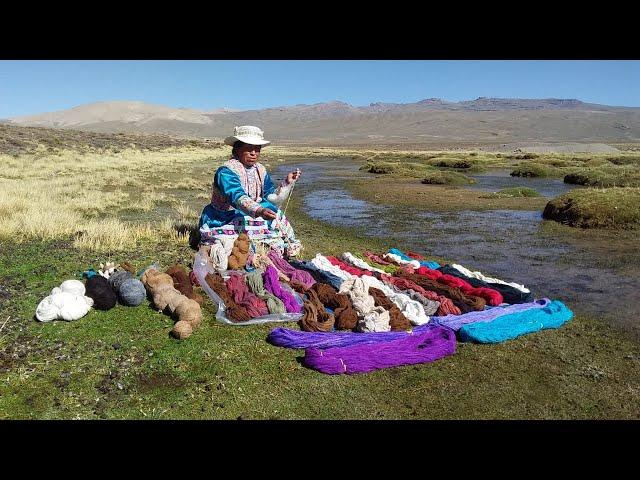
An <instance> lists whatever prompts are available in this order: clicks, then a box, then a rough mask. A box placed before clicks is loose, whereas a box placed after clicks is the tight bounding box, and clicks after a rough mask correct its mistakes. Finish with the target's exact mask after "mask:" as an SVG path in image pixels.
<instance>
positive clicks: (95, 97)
mask: <svg viewBox="0 0 640 480" xmlns="http://www.w3.org/2000/svg"><path fill="white" fill-rule="evenodd" d="M431 97H437V98H442V99H443V100H448V101H461V100H472V99H475V98H477V97H501V98H516V97H517V98H577V99H579V100H582V101H585V102H591V103H600V104H606V105H620V106H631V107H640V61H631V60H619V61H618V60H616V61H613V60H604V61H582V60H581V61H577V60H553V61H541V60H533V61H529V60H528V61H513V60H511V61H509V60H500V61H496V60H486V61H483V60H470V61H464V60H450V61H435V60H433V61H432V60H415V61H413V60H397V61H395V60H389V61H388V60H385V61H382V60H380V61H375V60H362V61H352V60H341V61H328V60H305V61H295V60H290V61H281V60H278V61H270V60H259V61H257V60H256V61H247V60H238V61H185V60H176V61H170V60H163V61H145V60H139V61H106V60H105V61H82V60H73V61H50V60H46V61H32V60H29V61H13V60H11V61H9V60H0V118H10V117H14V116H18V115H28V114H35V113H42V112H50V111H55V110H63V109H67V108H72V107H75V106H78V105H81V104H84V103H91V102H96V101H107V100H140V101H143V102H148V103H153V104H160V105H167V106H171V107H176V108H178V107H190V108H196V109H201V110H211V109H214V108H219V107H230V108H237V109H241V110H248V109H254V108H266V107H276V106H283V105H295V104H299V103H306V104H311V103H319V102H327V101H331V100H341V101H344V102H347V103H350V104H351V105H356V106H362V105H368V104H369V103H372V102H395V103H408V102H415V101H418V100H422V99H424V98H431Z"/></svg>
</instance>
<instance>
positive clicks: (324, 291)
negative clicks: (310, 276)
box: [311, 282, 358, 330]
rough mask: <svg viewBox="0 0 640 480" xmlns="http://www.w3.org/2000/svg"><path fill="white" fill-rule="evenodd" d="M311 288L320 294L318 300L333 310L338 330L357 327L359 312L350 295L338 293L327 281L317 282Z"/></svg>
mask: <svg viewBox="0 0 640 480" xmlns="http://www.w3.org/2000/svg"><path fill="white" fill-rule="evenodd" d="M311 288H312V290H314V291H315V292H316V294H317V295H318V300H320V302H321V303H322V304H323V305H325V306H326V307H328V308H330V309H331V310H333V315H334V317H335V328H336V329H337V330H353V329H354V328H355V327H356V324H357V322H358V313H357V312H356V310H355V309H354V308H353V303H351V299H350V298H349V296H348V295H345V294H344V293H337V292H336V290H335V289H334V288H333V287H332V286H331V285H328V284H326V283H318V282H317V283H315V284H314V285H313V287H311Z"/></svg>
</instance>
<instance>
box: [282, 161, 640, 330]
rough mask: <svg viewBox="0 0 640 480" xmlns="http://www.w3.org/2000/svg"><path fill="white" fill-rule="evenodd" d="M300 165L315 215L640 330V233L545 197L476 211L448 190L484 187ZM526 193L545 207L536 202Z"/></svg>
mask: <svg viewBox="0 0 640 480" xmlns="http://www.w3.org/2000/svg"><path fill="white" fill-rule="evenodd" d="M298 166H299V167H300V168H301V169H302V170H303V172H304V173H303V181H301V182H300V183H299V185H298V186H297V187H296V193H295V195H301V196H303V197H304V203H303V205H304V208H305V211H306V212H307V213H308V214H309V215H310V216H311V217H312V218H315V219H319V220H322V221H324V222H327V223H329V224H332V225H340V226H351V227H353V228H354V229H358V231H359V233H360V234H362V235H364V236H371V237H379V238H394V239H397V241H398V242H399V243H400V244H402V246H404V247H405V248H408V249H411V250H414V251H418V252H423V253H425V254H427V255H432V256H437V257H440V258H444V259H448V260H449V261H452V262H456V263H460V264H462V265H464V266H465V267H467V268H471V269H472V270H480V271H482V272H484V273H486V274H488V275H493V276H498V277H500V278H503V279H504V280H507V281H516V282H518V283H524V284H525V285H527V286H528V287H529V288H531V290H532V291H533V292H534V293H535V294H536V296H538V297H544V296H546V297H551V298H554V299H560V300H562V301H564V302H566V303H567V304H568V305H569V306H570V307H571V308H572V309H573V310H575V311H576V312H577V313H583V314H588V315H594V316H597V317H599V318H602V319H603V320H605V321H607V322H609V323H611V324H614V325H616V326H618V327H622V328H623V329H625V330H626V331H628V332H629V333H631V335H632V336H634V337H635V338H638V339H640V322H638V320H637V318H638V317H640V315H639V314H640V274H638V273H637V272H636V271H635V269H633V268H631V267H630V265H635V264H637V262H638V261H640V252H638V249H637V245H638V236H637V235H636V234H634V233H626V234H624V235H621V234H616V233H612V232H598V233H597V234H592V235H585V233H584V232H574V231H572V229H571V228H570V227H566V226H562V225H557V224H555V223H554V222H549V221H545V220H543V218H542V208H543V206H544V204H545V203H546V201H547V199H546V198H524V199H501V200H514V201H515V202H513V205H514V206H515V208H504V207H493V208H490V205H491V204H489V203H487V204H485V205H484V206H483V208H482V209H480V210H479V211H478V210H476V211H474V210H470V209H468V208H467V209H461V208H460V207H461V206H462V202H459V203H458V204H455V202H449V204H447V198H446V197H447V195H449V196H451V192H455V191H458V192H457V193H455V195H458V196H460V197H461V198H463V201H464V200H466V199H465V198H464V197H465V195H469V192H471V194H473V195H477V194H478V192H477V191H475V192H474V191H471V190H469V189H461V188H456V189H451V188H449V189H447V188H446V187H431V186H425V185H413V184H411V183H406V184H405V185H404V186H405V187H406V188H403V189H396V190H394V193H393V194H389V192H388V187H389V182H385V181H384V179H382V180H378V179H379V178H380V176H377V177H375V176H372V175H371V174H367V173H364V172H359V171H358V167H359V164H357V163H356V162H353V163H350V162H345V161H344V160H341V161H332V160H327V161H314V162H308V163H307V162H299V163H298ZM288 168H289V167H288V166H280V167H279V168H276V169H275V171H274V173H275V176H276V177H279V178H281V177H282V173H284V172H286V171H287V169H288ZM279 170H281V171H279ZM372 177H375V178H372ZM485 177H487V178H488V177H490V176H487V175H485ZM496 177H497V178H500V174H498V175H496ZM518 180H522V179H518ZM537 180H538V182H539V184H540V185H539V188H540V189H542V190H543V191H545V192H547V193H553V191H554V189H557V188H558V185H557V182H556V181H553V180H548V179H547V180H544V179H537ZM385 183H386V185H385ZM354 184H356V185H358V188H357V189H354V188H352V187H353V185H354ZM479 184H480V185H482V182H479ZM365 187H366V188H365ZM419 189H422V191H423V192H424V191H425V189H430V193H429V194H428V195H426V196H427V197H429V198H430V200H429V202H428V203H429V204H430V205H433V204H434V202H441V203H438V205H437V208H436V209H432V208H425V205H424V204H423V203H420V202H419V201H416V198H417V196H416V195H413V194H414V193H415V192H417V191H419ZM437 189H440V190H437ZM437 197H440V198H441V199H440V200H437ZM443 197H444V199H442V198H443ZM492 202H494V203H493V204H494V205H499V203H498V201H496V200H492ZM522 202H532V203H531V205H535V206H536V208H535V209H533V208H529V209H528V210H527V209H526V208H523V206H524V207H526V204H523V203H522ZM425 203H427V202H425ZM474 207H477V205H474Z"/></svg>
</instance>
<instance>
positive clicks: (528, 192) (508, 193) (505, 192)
mask: <svg viewBox="0 0 640 480" xmlns="http://www.w3.org/2000/svg"><path fill="white" fill-rule="evenodd" d="M539 196H540V194H539V193H538V192H537V191H536V190H535V189H533V188H529V187H511V188H503V189H502V190H499V191H497V192H493V193H489V194H487V195H481V196H480V197H481V198H514V197H539Z"/></svg>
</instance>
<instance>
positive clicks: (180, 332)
mask: <svg viewBox="0 0 640 480" xmlns="http://www.w3.org/2000/svg"><path fill="white" fill-rule="evenodd" d="M169 280H170V281H169ZM142 283H143V284H144V286H145V288H146V289H147V291H148V292H149V294H150V295H151V296H152V298H153V303H154V305H155V306H156V307H157V308H158V309H160V310H165V309H168V310H169V311H170V312H171V315H172V316H173V318H174V320H177V323H176V325H174V328H173V330H171V335H173V336H174V337H176V338H178V339H183V338H187V337H189V336H190V335H191V333H192V331H193V329H194V328H196V327H197V326H198V325H200V323H202V310H201V309H200V305H199V304H198V302H196V301H195V300H191V299H189V298H187V297H185V296H184V295H183V294H182V293H180V292H179V291H178V290H176V289H175V288H174V287H173V279H172V278H171V276H170V275H167V274H166V273H161V272H158V271H157V270H155V269H152V268H150V269H148V270H147V271H145V272H144V274H143V275H142ZM185 323H186V324H187V325H188V327H187V326H185ZM178 324H180V325H178Z"/></svg>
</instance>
